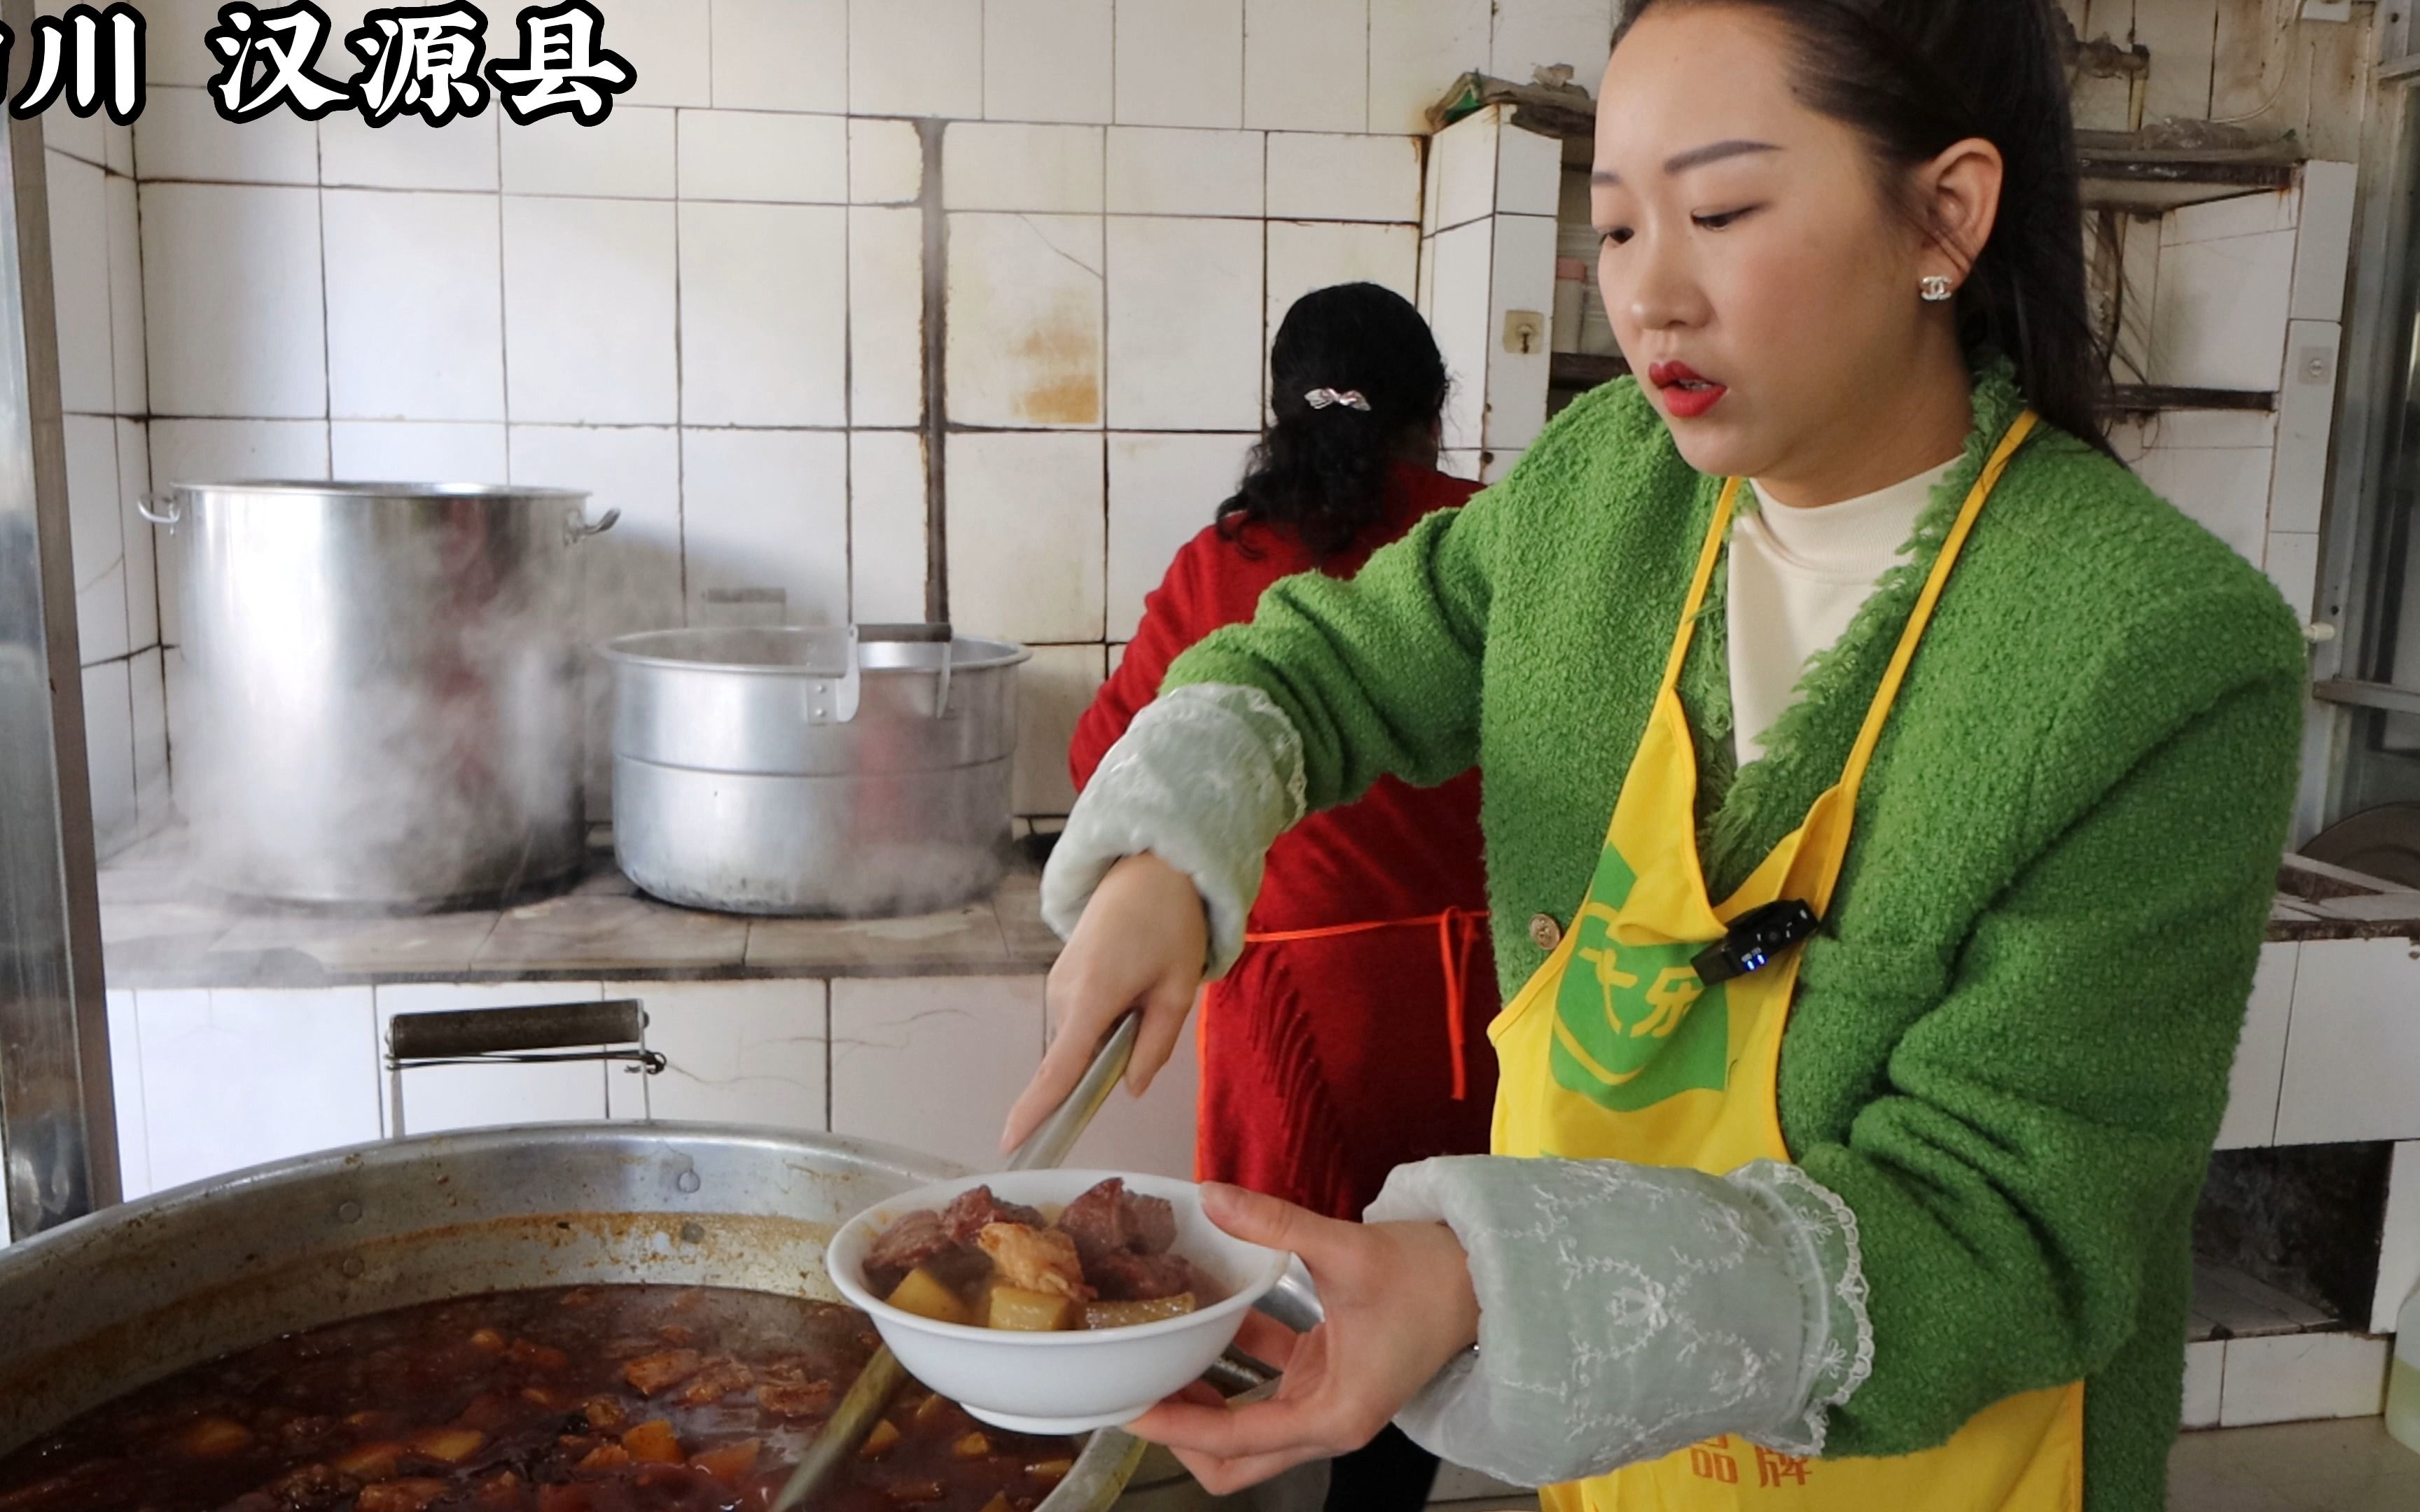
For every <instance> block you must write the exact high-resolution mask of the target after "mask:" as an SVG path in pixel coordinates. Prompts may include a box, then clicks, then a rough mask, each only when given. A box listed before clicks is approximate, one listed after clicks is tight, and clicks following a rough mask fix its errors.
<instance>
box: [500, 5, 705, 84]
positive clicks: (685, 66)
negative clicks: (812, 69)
mask: <svg viewBox="0 0 2420 1512" xmlns="http://www.w3.org/2000/svg"><path fill="white" fill-rule="evenodd" d="M598 9H600V10H602V11H603V12H604V14H605V26H604V30H603V31H602V33H601V34H600V36H601V38H602V39H603V40H604V42H605V43H606V45H608V46H610V47H611V48H613V51H614V52H616V53H619V54H622V56H624V57H625V58H628V60H629V63H630V67H631V68H633V69H637V70H638V74H639V77H638V79H637V81H636V82H635V83H633V84H632V85H630V90H629V92H628V94H626V95H623V96H622V97H621V99H622V100H624V101H627V102H628V103H629V104H633V105H704V104H707V103H709V102H710V101H711V100H712V99H713V84H714V79H713V57H712V54H710V53H709V51H708V43H709V41H710V39H711V37H712V33H713V25H714V20H713V13H712V8H711V7H710V5H709V4H708V0H604V3H603V4H602V5H601V6H599V7H598ZM512 35H513V34H512V33H511V32H509V31H505V30H504V29H503V28H502V27H498V28H496V29H495V30H491V32H490V33H489V36H490V39H491V40H490V42H489V48H490V51H491V52H492V50H493V47H494V44H495V42H497V41H502V40H504V39H505V38H507V37H511V36H512ZM616 109H619V106H618V105H617V106H616Z"/></svg>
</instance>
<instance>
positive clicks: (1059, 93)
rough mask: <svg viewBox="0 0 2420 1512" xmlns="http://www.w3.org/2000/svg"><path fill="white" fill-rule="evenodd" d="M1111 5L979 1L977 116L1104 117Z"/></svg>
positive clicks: (1107, 1)
mask: <svg viewBox="0 0 2420 1512" xmlns="http://www.w3.org/2000/svg"><path fill="white" fill-rule="evenodd" d="M1112 36H1113V31H1112V22H1111V0H985V3H984V114H985V115H986V116H990V117H991V118H992V119H994V120H1023V121H1033V120H1041V121H1090V122H1102V121H1107V120H1109V118H1110V116H1111V114H1112V109H1111V107H1112V104H1113V99H1114V88H1113V74H1112V53H1111V38H1112Z"/></svg>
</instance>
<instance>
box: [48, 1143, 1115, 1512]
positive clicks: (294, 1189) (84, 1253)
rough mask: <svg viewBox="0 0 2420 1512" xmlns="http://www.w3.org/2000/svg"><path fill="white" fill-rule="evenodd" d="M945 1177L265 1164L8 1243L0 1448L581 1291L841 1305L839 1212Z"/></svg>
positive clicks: (475, 1148)
mask: <svg viewBox="0 0 2420 1512" xmlns="http://www.w3.org/2000/svg"><path fill="white" fill-rule="evenodd" d="M954 1170H955V1167H953V1166H951V1165H947V1164H946V1163H944V1162H939V1161H934V1160H929V1159H926V1158H924V1157H922V1156H918V1155H914V1154H911V1153H909V1152H907V1151H906V1150H902V1149H892V1148H890V1147H888V1146H882V1145H876V1144H872V1143H868V1142H865V1141H861V1140H853V1139H846V1138H842V1137H840V1136H837V1135H825V1134H785V1133H778V1132H774V1131H770V1130H757V1129H738V1128H732V1127H729V1126H721V1125H715V1126H708V1125H685V1124H642V1125H630V1124H612V1123H599V1124H555V1125H549V1126H545V1127H539V1128H528V1129H508V1130H489V1131H483V1132H479V1133H474V1134H436V1135H430V1136H427V1137H423V1138H415V1139H405V1140H398V1141H396V1142H394V1143H391V1144H384V1145H367V1146H363V1147H361V1148H359V1149H350V1150H336V1151H332V1152H329V1153H326V1154H319V1155H311V1156H305V1157H302V1158H301V1159H297V1160H290V1161H285V1162H281V1163H279V1164H277V1165H265V1166H261V1167H259V1168H257V1169H255V1170H251V1171H244V1172H240V1173H238V1174H236V1175H233V1176H228V1177H223V1178H220V1179H217V1180H211V1181H205V1182H200V1183H196V1184H194V1185H193V1186H188V1187H183V1188H180V1189H178V1190H177V1191H174V1192H168V1193H163V1194H162V1195H160V1196H153V1197H149V1198H146V1199H145V1200H143V1201H140V1202H136V1203H132V1204H129V1205H128V1206H125V1207H122V1208H113V1209H108V1210H106V1211H101V1212H98V1213H94V1214H92V1215H90V1216H88V1217H85V1218H80V1219H77V1220H76V1221H75V1222H73V1223H70V1224H67V1225H64V1226H62V1227H58V1228H55V1229H53V1230H51V1231H50V1232H48V1233H45V1234H42V1235H40V1236H39V1237H37V1238H35V1239H33V1240H31V1241H28V1242H25V1243H23V1244H20V1245H16V1246H14V1247H11V1248H8V1249H5V1250H0V1319H7V1325H6V1328H5V1330H0V1454H6V1453H7V1452H8V1451H9V1450H11V1449H13V1448H15V1447H17V1446H18V1445H20V1444H23V1443H26V1442H28V1441H29V1440H32V1439H34V1438H36V1437H38V1436H39V1435H40V1434H42V1433H45V1432H48V1431H50V1430H51V1429H52V1428H54V1427H57V1426H58V1425H60V1424H61V1423H64V1422H65V1421H67V1420H68V1419H69V1418H70V1417H73V1416H75V1415H76V1414H77V1413H79V1412H85V1411H86V1410H88V1409H90V1408H93V1407H97V1406H100V1405H101V1404H102V1403H104V1402H107V1401H110V1400H112V1399H114V1398H115V1397H116V1396H121V1395H123V1394H124V1393H126V1392H129V1391H131V1390H132V1389H134V1388H135V1387H137V1386H140V1385H142V1384H144V1383H146V1382H147V1381H154V1380H157V1379H159V1378H160V1377H163V1376H165V1375H168V1374H171V1373H173V1372H175V1371H177V1370H180V1369H183V1368H184V1367H186V1366H188V1365H195V1364H198V1363H200V1362H202V1361H204V1360H208V1359H211V1358H213V1357H215V1356H217V1355H220V1354H223V1353H225V1352H227V1351H229V1350H237V1349H241V1348H244V1347H247V1346H249V1345H253V1344H257V1343H260V1342H262V1341H264V1340H266V1339H270V1338H273V1337H275V1336H276V1335H280V1334H283V1333H287V1332H289V1331H292V1330H296V1329H304V1328H313V1327H317V1326H318V1325H320V1324H323V1323H331V1322H334V1321H337V1320H339V1319H346V1318H353V1317H358V1316H360V1315H362V1314H364V1313H372V1312H380V1311H383V1310H385V1309H387V1308H391V1307H405V1306H410V1305H412V1304H416V1303H424V1302H434V1301H438V1300H441V1299H443V1298H447V1297H458V1296H467V1295H473V1294H476V1293H479V1292H483V1291H493V1290H504V1289H511V1288H525V1287H549V1286H564V1285H573V1284H579V1283H587V1282H632V1281H648V1282H670V1283H675V1284H679V1285H684V1286H716V1287H739V1288H749V1289H752V1290H758V1291H771V1292H779V1293H782V1294H783V1295H789V1296H806V1297H818V1298H822V1299H825V1300H828V1301H836V1300H838V1299H837V1294H836V1293H834V1292H833V1291H832V1289H831V1288H830V1284H829V1283H828V1282H827V1281H826V1280H825V1278H824V1271H823V1252H824V1243H825V1242H826V1241H827V1240H828V1239H829V1238H830V1235H831V1231H832V1230H833V1229H834V1228H835V1227H838V1226H839V1225H840V1224H841V1223H842V1222H843V1221H844V1220H845V1219H846V1218H848V1217H849V1216H850V1215H852V1214H854V1213H856V1212H857V1211H861V1209H863V1208H865V1207H867V1206H868V1205H870V1204H872V1203H874V1202H877V1201H879V1200H881V1199H882V1198H883V1197H884V1196H889V1195H891V1194H893V1193H897V1192H902V1191H906V1190H907V1189H908V1188H910V1187H913V1186H918V1185H922V1184H923V1183H924V1182H926V1181H930V1180H939V1179H940V1178H942V1177H944V1176H947V1175H950V1174H953V1173H954ZM1141 1458H1142V1445H1141V1444H1140V1443H1137V1442H1136V1441H1135V1440H1133V1439H1131V1438H1128V1437H1126V1436H1125V1434H1122V1433H1117V1432H1102V1433H1095V1434H1094V1435H1093V1436H1092V1438H1091V1439H1090V1441H1089V1442H1088V1443H1087V1444H1086V1446H1085V1449H1084V1451H1083V1453H1082V1455H1081V1457H1080V1458H1078V1461H1077V1465H1076V1469H1075V1471H1074V1473H1071V1474H1070V1475H1069V1476H1068V1477H1067V1478H1066V1480H1064V1481H1063V1482H1062V1483H1061V1484H1060V1486H1059V1488H1058V1489H1056V1490H1055V1491H1053V1492H1052V1493H1051V1494H1050V1496H1049V1498H1048V1499H1047V1501H1045V1502H1044V1503H1043V1508H1044V1509H1045V1512H1077V1509H1079V1508H1102V1507H1107V1506H1109V1504H1112V1503H1113V1502H1115V1501H1116V1500H1117V1499H1118V1496H1119V1493H1120V1491H1121V1490H1122V1489H1124V1488H1125V1485H1126V1483H1127V1480H1128V1478H1129V1477H1130V1476H1132V1475H1133V1473H1134V1472H1135V1468H1136V1466H1137V1464H1138V1463H1139V1462H1140V1459H1141Z"/></svg>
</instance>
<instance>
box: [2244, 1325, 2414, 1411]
mask: <svg viewBox="0 0 2420 1512" xmlns="http://www.w3.org/2000/svg"><path fill="white" fill-rule="evenodd" d="M2387 1345H2388V1341H2387V1340H2385V1339H2381V1338H2373V1337H2370V1336H2368V1335H2362V1334H2287V1335H2279V1336H2277V1337H2274V1338H2249V1339H2229V1340H2227V1342H2226V1381H2225V1383H2224V1384H2223V1386H2222V1388H2221V1394H2220V1400H2219V1413H2218V1421H2219V1424H2220V1426H2221V1427H2230V1428H2234V1427H2250V1426H2252V1425H2254V1424H2257V1423H2293V1422H2301V1421H2304V1420H2306V1419H2310V1418H2323V1417H2368V1416H2371V1415H2373V1414H2374V1413H2376V1412H2378V1411H2379V1410H2380V1409H2381V1406H2382V1405H2383V1404H2384V1401H2385V1397H2386V1356H2387Z"/></svg>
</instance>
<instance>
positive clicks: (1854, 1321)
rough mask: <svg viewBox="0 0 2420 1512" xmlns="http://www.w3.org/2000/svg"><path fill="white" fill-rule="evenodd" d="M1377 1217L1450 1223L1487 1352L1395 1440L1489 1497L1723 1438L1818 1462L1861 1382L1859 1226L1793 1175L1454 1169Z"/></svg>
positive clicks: (1865, 1331) (1446, 1376) (1468, 1162)
mask: <svg viewBox="0 0 2420 1512" xmlns="http://www.w3.org/2000/svg"><path fill="white" fill-rule="evenodd" d="M1368 1216H1369V1218H1370V1219H1371V1221H1373V1222H1387V1221H1396V1220H1413V1219H1424V1218H1425V1219H1434V1220H1436V1221H1438V1222H1442V1223H1444V1224H1446V1225H1447V1226H1449V1227H1451V1228H1452V1229H1453V1231H1454V1234H1455V1236H1456V1237H1457V1238H1459V1239H1460V1240H1461V1241H1462V1243H1463V1247H1464V1248H1465V1249H1466V1251H1468V1252H1469V1255H1470V1268H1471V1277H1472V1280H1473V1283H1474V1284H1475V1286H1476V1288H1477V1289H1478V1293H1479V1304H1480V1324H1479V1347H1478V1348H1477V1349H1476V1350H1472V1351H1471V1352H1469V1353H1467V1354H1466V1355H1464V1356H1463V1357H1462V1358H1460V1359H1458V1360H1456V1361H1454V1362H1453V1363H1452V1364H1450V1365H1448V1366H1447V1367H1446V1368H1445V1369H1444V1370H1443V1371H1441V1372H1440V1373H1439V1374H1438V1375H1437V1377H1436V1378H1435V1380H1434V1381H1431V1382H1430V1383H1429V1384H1428V1385H1427V1386H1426V1387H1425V1388H1423V1389H1422V1390H1421V1392H1420V1394H1419V1396H1415V1397H1414V1398H1413V1399H1412V1401H1411V1402H1410V1403H1409V1404H1408V1405H1407V1406H1406V1407H1405V1408H1404V1411H1403V1412H1402V1413H1400V1414H1399V1415H1398V1416H1397V1418H1396V1423H1397V1424H1398V1426H1400V1427H1402V1428H1403V1429H1404V1432H1406V1433H1408V1434H1410V1435H1411V1436H1412V1438H1413V1439H1415V1440H1417V1441H1418V1442H1419V1443H1421V1444H1422V1445H1424V1446H1425V1447H1427V1448H1428V1449H1430V1450H1432V1451H1434V1452H1435V1453H1436V1454H1438V1455H1440V1456H1442V1457H1444V1458H1447V1459H1449V1460H1451V1461H1452V1462H1454V1463H1456V1464H1463V1465H1467V1466H1469V1467H1470V1468H1472V1469H1474V1470H1479V1471H1483V1472H1485V1473H1489V1474H1492V1475H1495V1476H1496V1477H1497V1478H1498V1479H1502V1480H1508V1481H1512V1482H1513V1483H1514V1484H1517V1485H1528V1486H1543V1485H1549V1484H1554V1483H1557V1482H1561V1481H1570V1480H1581V1479H1585V1478H1587V1477H1589V1476H1590V1475H1597V1474H1603V1473H1606V1472H1607V1471H1610V1470H1614V1469H1618V1468H1620V1467H1621V1466H1622V1465H1625V1464H1631V1463H1634V1462H1637V1461H1639V1460H1645V1459H1654V1458H1661V1457H1662V1456H1664V1455H1667V1454H1669V1453H1671V1452H1672V1451H1673V1450H1675V1449H1679V1448H1683V1447H1685V1446H1686V1445H1688V1444H1690V1443H1696V1442H1697V1441H1699V1440H1700V1439H1705V1438H1710V1437H1712V1436H1714V1435H1716V1434H1721V1433H1737V1434H1740V1435H1742V1436H1744V1437H1745V1438H1748V1439H1750V1440H1753V1441H1754V1442H1757V1443H1764V1444H1768V1445H1770V1446H1772V1447H1774V1448H1777V1449H1782V1450H1784V1451H1786V1452H1788V1453H1792V1454H1804V1455H1812V1454H1816V1453H1819V1452H1820V1451H1821V1450H1822V1448H1823V1425H1824V1415H1825V1413H1826V1412H1828V1411H1829V1410H1830V1409H1831V1408H1832V1407H1834V1406H1837V1405H1838V1404H1839V1403H1840V1402H1843V1401H1846V1400H1847V1399H1848V1397H1849V1396H1850V1394H1851V1393H1853V1392H1854V1390H1855V1389H1856V1387H1857V1385H1858V1383H1859V1382H1860V1381H1863V1380H1864V1379H1865V1374H1866V1372H1867V1371H1868V1370H1869V1369H1870V1367H1871V1361H1872V1354H1873V1346H1872V1336H1871V1334H1870V1332H1869V1328H1868V1325H1867V1322H1866V1314H1865V1304H1864V1298H1865V1287H1864V1281H1863V1278H1862V1275H1861V1273H1859V1270H1858V1264H1857V1253H1856V1231H1855V1223H1854V1218H1853V1217H1852V1216H1851V1215H1850V1214H1849V1211H1848V1209H1847V1206H1846V1204H1844V1203H1841V1202H1840V1201H1839V1199H1838V1197H1837V1196H1833V1194H1831V1193H1830V1192H1828V1191H1826V1190H1825V1189H1824V1188H1823V1187H1822V1186H1820V1185H1818V1184H1816V1183H1815V1181H1813V1180H1811V1179H1809V1178H1808V1177H1807V1176H1806V1174H1805V1173H1804V1172H1801V1171H1798V1170H1797V1169H1796V1168H1795V1167H1792V1166H1786V1165H1776V1164H1774V1163H1772V1162H1757V1163H1754V1164H1753V1165H1748V1166H1744V1167H1742V1168H1741V1169H1740V1170H1739V1171H1736V1172H1733V1173H1732V1174H1731V1176H1730V1177H1728V1178H1726V1177H1714V1176H1707V1175H1704V1174H1702V1173H1699V1172H1697V1171H1691V1170H1683V1169H1675V1168H1670V1167H1665V1166H1647V1165H1630V1164H1628V1163H1626V1162H1622V1161H1609V1160H1606V1161H1565V1160H1512V1159H1505V1158H1499V1157H1485V1156H1460V1157H1452V1158H1447V1159H1439V1160H1431V1161H1423V1162H1421V1163H1419V1164H1418V1165H1406V1166H1403V1167H1401V1168H1399V1169H1398V1170H1397V1171H1396V1172H1395V1173H1394V1175H1393V1176H1392V1177H1390V1178H1389V1179H1388V1182H1387V1188H1386V1190H1385V1191H1384V1192H1383V1193H1381V1194H1380V1196H1379V1197H1378V1200H1377V1201H1376V1202H1375V1203H1373V1204H1372V1205H1371V1208H1370V1211H1369V1213H1368Z"/></svg>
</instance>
